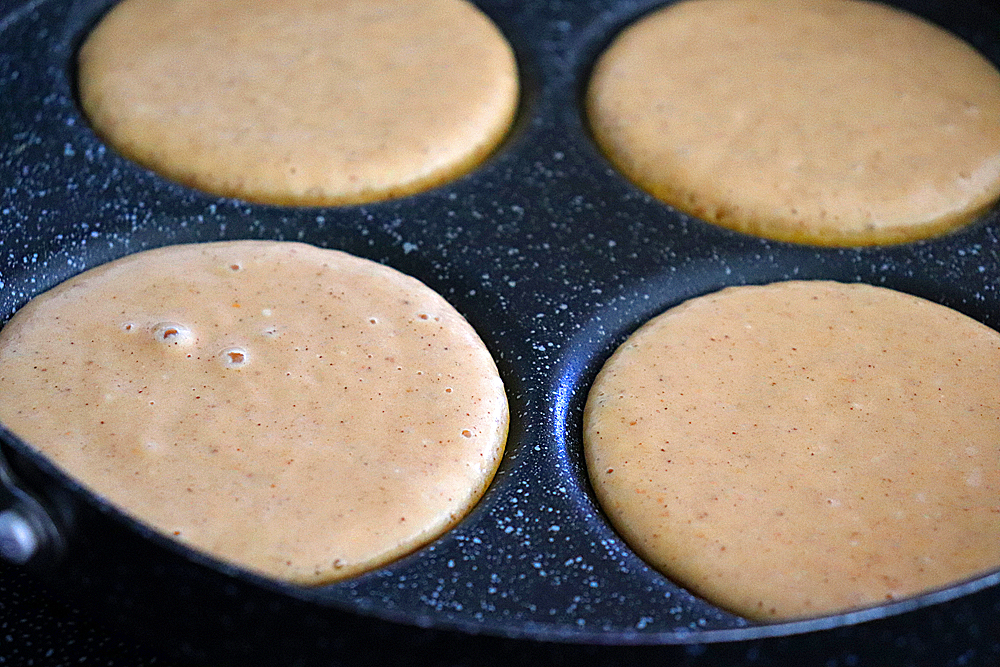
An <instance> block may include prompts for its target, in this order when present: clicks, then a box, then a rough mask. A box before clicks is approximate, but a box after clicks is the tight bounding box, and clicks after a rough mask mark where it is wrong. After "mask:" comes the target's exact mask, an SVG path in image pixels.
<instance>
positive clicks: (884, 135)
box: [586, 0, 1000, 246]
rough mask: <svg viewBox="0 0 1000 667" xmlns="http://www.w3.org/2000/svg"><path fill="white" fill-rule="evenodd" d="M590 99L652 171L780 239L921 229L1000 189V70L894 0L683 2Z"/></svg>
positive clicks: (873, 237)
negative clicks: (890, 2)
mask: <svg viewBox="0 0 1000 667" xmlns="http://www.w3.org/2000/svg"><path fill="white" fill-rule="evenodd" d="M586 104H587V112H588V115H589V119H590V122H591V127H592V130H593V133H594V135H595V138H596V140H597V142H598V143H599V144H600V146H601V148H602V149H603V150H604V152H605V153H606V154H607V156H608V158H609V159H610V160H611V161H612V162H613V163H614V164H615V165H616V166H617V167H618V168H619V169H620V170H621V171H622V172H623V173H624V174H625V175H626V176H627V177H628V178H630V179H631V180H632V181H634V182H635V183H636V184H637V185H639V186H640V187H642V188H643V189H645V190H647V191H648V192H650V193H651V194H653V195H654V196H656V197H658V198H660V199H662V200H663V201H665V202H667V203H669V204H671V205H672V206H674V207H676V208H678V209H680V210H682V211H684V212H686V213H689V214H691V215H694V216H697V217H700V218H702V219H704V220H707V221H709V222H713V223H716V224H719V225H722V226H724V227H729V228H731V229H735V230H739V231H743V232H747V233H750V234H756V235H760V236H764V237H768V238H772V239H779V240H785V241H796V242H802V243H810V244H819V245H838V246H840V245H870V244H881V243H896V242H903V241H909V240H913V239H919V238H925V237H929V236H934V235H937V234H941V233H943V232H945V231H947V230H950V229H954V228H956V227H958V226H961V225H963V224H965V223H967V222H968V221H970V220H971V219H973V218H975V217H976V216H978V215H979V214H981V213H983V212H984V211H985V210H987V209H988V208H989V207H991V206H993V205H994V203H995V202H996V201H997V199H998V197H1000V123H998V122H997V118H1000V73H998V72H997V70H996V68H995V67H994V66H993V64H992V63H990V62H989V61H987V60H986V59H985V58H984V57H983V56H981V55H980V54H979V53H977V52H976V51H975V50H974V49H973V48H972V47H971V46H969V45H968V44H967V43H965V42H963V41H961V40H960V39H958V38H957V37H955V36H954V35H952V34H950V33H948V32H945V31H944V30H942V29H940V28H938V27H936V26H933V25H931V24H930V23H927V22H926V21H923V20H922V19H919V18H917V17H916V16H913V15H911V14H908V13H905V12H903V11H900V10H896V9H893V8H890V7H887V6H885V5H882V4H878V3H871V2H862V1H856V0H810V1H808V2H806V1H803V0H769V1H768V2H758V1H757V0H684V1H682V2H678V3H676V4H671V5H669V6H667V7H666V8H664V9H662V10H660V11H656V12H654V13H652V14H650V15H649V16H647V17H645V18H643V19H641V20H640V21H638V22H636V23H635V24H634V25H632V26H630V27H628V28H626V29H625V30H624V31H623V32H622V33H621V34H620V35H619V36H618V37H617V38H616V39H615V40H614V42H613V43H612V44H611V46H610V47H609V48H608V49H607V51H606V52H605V53H604V54H603V55H602V56H601V57H600V59H599V61H598V62H597V65H596V67H595V68H594V72H593V76H592V79H591V82H590V84H589V89H588V91H587V99H586Z"/></svg>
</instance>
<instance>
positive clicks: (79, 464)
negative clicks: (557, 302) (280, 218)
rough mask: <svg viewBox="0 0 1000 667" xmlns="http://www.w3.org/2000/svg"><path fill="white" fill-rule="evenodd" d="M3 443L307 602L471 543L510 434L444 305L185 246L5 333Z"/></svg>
mask: <svg viewBox="0 0 1000 667" xmlns="http://www.w3.org/2000/svg"><path fill="white" fill-rule="evenodd" d="M0 391H2V392H3V395H4V396H5V397H6V398H5V400H4V401H3V402H2V403H0V422H2V423H3V424H4V425H5V426H6V427H7V428H9V429H11V430H12V431H13V432H14V433H15V434H17V435H18V436H20V437H21V438H23V439H24V440H25V441H26V442H28V443H29V444H31V445H32V446H34V447H36V448H37V449H38V450H40V451H41V452H42V453H43V454H45V455H46V456H48V457H49V458H50V459H51V460H52V461H53V462H54V463H56V464H57V465H58V466H60V467H61V468H62V469H63V470H65V471H66V472H67V474H69V475H71V476H72V477H74V478H75V479H77V480H79V481H80V482H82V483H83V484H84V485H85V486H86V487H88V488H89V489H91V490H92V491H93V492H94V493H96V494H98V495H99V496H101V497H103V498H105V499H106V500H107V501H109V502H111V503H113V504H114V505H116V506H117V507H119V508H120V509H121V510H123V511H124V512H126V513H128V514H129V515H131V516H133V517H134V518H136V519H137V520H139V521H141V522H143V523H145V524H147V525H149V526H151V527H152V528H154V529H155V530H157V531H159V532H160V533H162V534H164V535H168V536H171V537H173V538H175V539H178V540H180V541H182V542H183V543H185V544H187V545H189V546H191V547H193V548H195V549H198V550H200V551H203V552H205V553H207V554H210V555H212V556H214V557H216V558H219V559H223V560H226V561H228V562H230V563H233V564H236V565H238V566H240V567H243V568H246V569H249V570H252V571H254V572H257V573H260V574H263V575H266V576H270V577H274V578H278V579H282V580H286V581H291V582H294V583H300V584H306V585H312V584H321V583H325V582H329V581H334V580H338V579H343V578H345V577H348V576H351V575H355V574H358V573H360V572H363V571H366V570H370V569H372V568H375V567H378V566H380V565H383V564H385V563H387V562H389V561H391V560H392V559H394V558H397V557H399V556H401V555H403V554H406V553H409V552H411V551H413V550H414V549H416V548H418V547H420V546H421V545H424V544H426V543H427V542H429V541H430V540H432V539H434V538H436V537H438V536H439V535H441V534H442V533H444V532H445V531H446V530H447V529H449V528H450V527H452V526H454V525H455V524H456V523H457V522H458V521H459V520H460V519H461V518H462V517H463V516H464V515H465V514H466V513H467V512H468V511H469V510H470V509H471V508H472V507H473V506H474V505H475V503H476V502H477V501H478V500H479V498H480V497H481V496H482V494H483V493H484V492H485V489H486V487H487V485H488V484H489V482H490V480H491V479H492V477H493V475H494V473H495V471H496V468H497V466H498V464H499V461H500V457H501V455H502V453H503V449H504V441H505V438H506V433H507V419H508V412H507V402H506V396H505V393H504V387H503V383H502V382H501V380H500V377H499V376H498V374H497V369H496V366H495V364H494V362H493V359H492V357H491V356H490V354H489V352H488V350H487V349H486V347H485V345H484V344H483V342H482V341H481V340H480V339H479V337H478V336H477V335H476V333H475V331H474V330H473V329H472V327H471V326H470V325H469V324H468V323H467V322H466V321H465V319H463V318H462V316H461V315H459V313H458V312H456V310H455V309H454V308H453V307H452V306H450V305H449V304H448V303H447V302H446V301H445V300H444V299H443V298H441V297H440V296H439V295H437V294H436V293H435V292H433V291H432V290H431V289H430V288H428V287H427V286H425V285H424V284H422V283H420V282H419V281H417V280H416V279H414V278H411V277H408V276H405V275H403V274H401V273H399V272H397V271H395V270H393V269H390V268H388V267H385V266H382V265H380V264H377V263H375V262H371V261H369V260H365V259H361V258H357V257H353V256H351V255H348V254H345V253H342V252H338V251H334V250H323V249H320V248H316V247H313V246H308V245H304V244H298V243H283V242H269V241H237V242H220V243H208V244H195V245H180V246H170V247H165V248H161V249H157V250H150V251H146V252H141V253H137V254H133V255H129V256H126V257H124V258H122V259H120V260H117V261H115V262H111V263H109V264H105V265H102V266H99V267H97V268H95V269H92V270H90V271H87V272H85V273H83V274H80V275H78V276H77V277H75V278H72V279H70V280H68V281H66V282H64V283H62V284H61V285H59V286H57V287H56V288H54V289H52V290H50V291H48V292H45V293H44V294H42V295H40V296H37V297H36V298H34V299H33V300H31V301H29V302H28V304H27V305H26V306H24V308H22V309H21V310H19V311H18V312H17V313H15V315H14V317H13V318H12V319H11V320H10V322H9V323H8V324H7V325H6V326H5V327H4V328H3V329H2V330H0Z"/></svg>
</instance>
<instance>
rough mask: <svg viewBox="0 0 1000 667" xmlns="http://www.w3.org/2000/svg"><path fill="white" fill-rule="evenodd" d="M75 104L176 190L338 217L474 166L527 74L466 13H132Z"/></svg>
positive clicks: (83, 54) (134, 5)
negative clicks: (328, 210) (329, 211)
mask: <svg viewBox="0 0 1000 667" xmlns="http://www.w3.org/2000/svg"><path fill="white" fill-rule="evenodd" d="M79 91H80V100H81V103H82V105H83V109H84V111H85V113H86V115H87V117H88V118H89V119H90V121H91V123H92V124H93V126H94V129H95V130H96V131H97V132H98V134H100V135H101V136H102V137H103V138H104V139H106V140H107V141H108V142H109V143H110V144H111V145H112V146H114V147H115V148H116V149H117V150H118V151H119V152H121V153H122V154H123V155H125V156H126V157H129V158H131V159H133V160H136V161H137V162H139V163H141V164H143V165H144V166H146V167H149V168H150V169H153V170H155V171H157V172H159V173H161V174H162V175H164V176H166V177H167V178H170V179H173V180H176V181H180V182H181V183H184V184H186V185H190V186H192V187H195V188H200V189H202V190H205V191H208V192H210V193H213V194H219V195H226V196H232V197H240V198H243V199H248V200H252V201H258V202H265V203H274V204H291V205H330V204H356V203H362V202H369V201H375V200H381V199H386V198H391V197H399V196H402V195H408V194H412V193H414V192H418V191H421V190H426V189H428V188H432V187H434V186H437V185H439V184H441V183H444V182H446V181H449V180H452V179H454V178H457V177H458V176H460V175H461V174H464V173H465V172H467V171H469V170H470V169H472V168H473V167H475V166H476V165H477V164H479V163H480V162H481V161H482V160H483V158H485V157H486V156H487V155H488V154H489V153H490V152H491V151H493V149H494V148H496V146H497V144H498V143H499V142H500V141H501V139H502V138H503V136H504V135H505V134H506V132H507V129H508V127H509V126H510V123H511V121H512V119H513V117H514V114H515V111H516V107H517V101H518V75H517V63H516V62H515V60H514V55H513V52H512V50H511V48H510V46H509V45H508V43H507V41H506V39H505V38H504V37H503V35H502V34H501V33H500V32H499V30H498V29H497V27H496V26H495V25H494V24H493V23H492V22H491V21H490V20H489V19H488V18H487V17H486V16H485V15H484V14H482V13H481V12H480V11H479V10H478V9H476V7H475V6H473V5H472V4H470V3H468V2H466V1H465V0H322V1H318V2H317V1H315V0H282V1H281V2H273V1H272V0H211V2H206V1H205V0H172V1H171V2H162V1H161V0H123V1H122V2H121V3H120V4H118V5H116V6H115V7H114V8H113V9H112V10H111V11H110V12H109V13H108V14H107V15H106V16H105V17H104V19H103V20H102V21H101V22H100V23H99V24H98V25H97V27H96V28H95V29H94V30H93V32H92V33H91V34H90V35H89V36H88V38H87V40H86V41H85V42H84V44H83V46H82V48H81V49H80V53H79Z"/></svg>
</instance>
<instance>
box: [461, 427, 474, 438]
mask: <svg viewBox="0 0 1000 667" xmlns="http://www.w3.org/2000/svg"><path fill="white" fill-rule="evenodd" d="M462 437H463V438H471V437H472V431H470V430H469V429H465V430H464V431H462Z"/></svg>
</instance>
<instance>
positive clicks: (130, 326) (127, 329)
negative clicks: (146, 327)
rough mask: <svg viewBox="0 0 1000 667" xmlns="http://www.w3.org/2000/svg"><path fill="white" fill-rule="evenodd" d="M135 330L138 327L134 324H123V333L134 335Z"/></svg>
mask: <svg viewBox="0 0 1000 667" xmlns="http://www.w3.org/2000/svg"><path fill="white" fill-rule="evenodd" d="M135 330H136V326H135V324H133V323H132V322H125V323H124V324H122V331H124V332H126V333H132V332H134V331H135Z"/></svg>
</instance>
